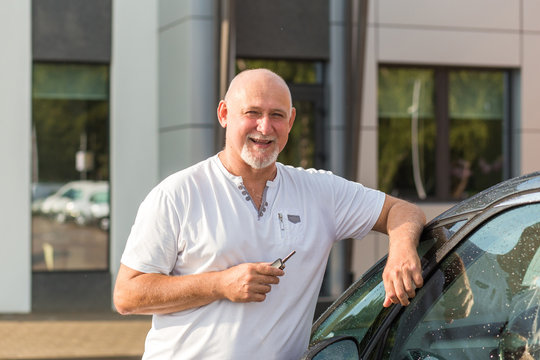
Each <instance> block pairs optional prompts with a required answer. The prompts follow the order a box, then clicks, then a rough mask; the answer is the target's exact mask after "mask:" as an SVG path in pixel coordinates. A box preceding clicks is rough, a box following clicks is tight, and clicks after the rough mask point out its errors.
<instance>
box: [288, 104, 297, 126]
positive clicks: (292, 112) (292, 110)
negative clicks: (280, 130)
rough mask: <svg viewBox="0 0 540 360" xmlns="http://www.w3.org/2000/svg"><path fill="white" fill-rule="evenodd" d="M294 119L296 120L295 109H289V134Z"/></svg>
mask: <svg viewBox="0 0 540 360" xmlns="http://www.w3.org/2000/svg"><path fill="white" fill-rule="evenodd" d="M295 118H296V109H295V108H294V107H293V108H291V117H290V118H289V132H291V129H292V126H293V124H294V119H295Z"/></svg>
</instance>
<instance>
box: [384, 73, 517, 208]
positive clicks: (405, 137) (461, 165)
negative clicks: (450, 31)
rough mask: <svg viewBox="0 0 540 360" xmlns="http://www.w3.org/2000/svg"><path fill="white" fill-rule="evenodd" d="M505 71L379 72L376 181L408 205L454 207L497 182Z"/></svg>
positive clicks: (505, 101) (501, 157)
mask: <svg viewBox="0 0 540 360" xmlns="http://www.w3.org/2000/svg"><path fill="white" fill-rule="evenodd" d="M506 78H507V77H506V72H505V71H503V70H470V69H437V68H406V67H393V66H392V67H390V66H388V67H384V66H383V67H380V68H379V88H378V118H379V119H378V124H379V132H378V134H379V137H378V144H379V145H378V150H379V153H378V163H379V166H378V179H379V188H380V189H381V190H383V191H385V192H387V193H391V194H393V195H395V196H400V197H404V198H408V199H412V200H424V199H428V200H429V199H437V200H460V199H464V198H467V197H469V196H471V195H474V194H476V193H477V192H479V191H481V190H483V189H486V188H487V187H489V186H491V185H494V184H496V183H498V182H500V181H502V180H503V173H504V167H507V168H508V167H509V166H510V165H509V164H508V161H506V163H505V160H504V159H505V149H504V146H503V144H504V138H503V137H504V136H510V135H509V134H505V133H504V131H503V129H504V128H505V121H506V120H507V118H508V117H507V116H506V112H507V108H506V107H507V105H505V104H508V99H505V94H506V93H507V92H506V91H505V87H506V86H507V84H506V80H505V79H506Z"/></svg>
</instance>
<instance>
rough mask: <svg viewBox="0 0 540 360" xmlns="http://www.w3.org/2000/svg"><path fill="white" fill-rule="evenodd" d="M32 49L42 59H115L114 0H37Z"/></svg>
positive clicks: (35, 57)
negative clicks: (113, 48) (113, 43)
mask: <svg viewBox="0 0 540 360" xmlns="http://www.w3.org/2000/svg"><path fill="white" fill-rule="evenodd" d="M32 52H33V59H34V60H38V61H66V62H100V63H108V62H110V58H111V0H91V1H90V0H33V1H32Z"/></svg>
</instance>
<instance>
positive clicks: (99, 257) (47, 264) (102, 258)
mask: <svg viewBox="0 0 540 360" xmlns="http://www.w3.org/2000/svg"><path fill="white" fill-rule="evenodd" d="M108 243H109V234H108V232H107V231H104V230H101V229H99V228H98V227H97V226H93V225H88V226H87V225H84V226H82V225H77V224H76V223H74V222H63V223H62V222H58V221H57V220H55V219H54V218H52V217H46V216H41V215H34V216H33V217H32V270H34V271H47V270H49V271H52V270H55V271H58V270H106V269H107V267H108V264H107V262H108V251H109V244H108Z"/></svg>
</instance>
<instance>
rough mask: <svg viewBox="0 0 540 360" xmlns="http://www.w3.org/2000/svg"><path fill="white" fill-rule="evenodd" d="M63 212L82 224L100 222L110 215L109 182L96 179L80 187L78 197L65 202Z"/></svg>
mask: <svg viewBox="0 0 540 360" xmlns="http://www.w3.org/2000/svg"><path fill="white" fill-rule="evenodd" d="M62 213H63V214H64V215H65V218H66V219H67V220H73V221H75V222H76V223H77V224H78V225H81V226H86V225H91V224H94V223H96V224H99V223H100V222H101V220H102V219H103V218H108V217H109V183H108V182H107V181H95V182H91V183H88V184H86V185H85V186H83V187H80V191H79V193H78V195H77V197H75V198H72V199H70V201H68V202H67V203H66V204H65V207H64V209H63V211H62Z"/></svg>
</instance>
